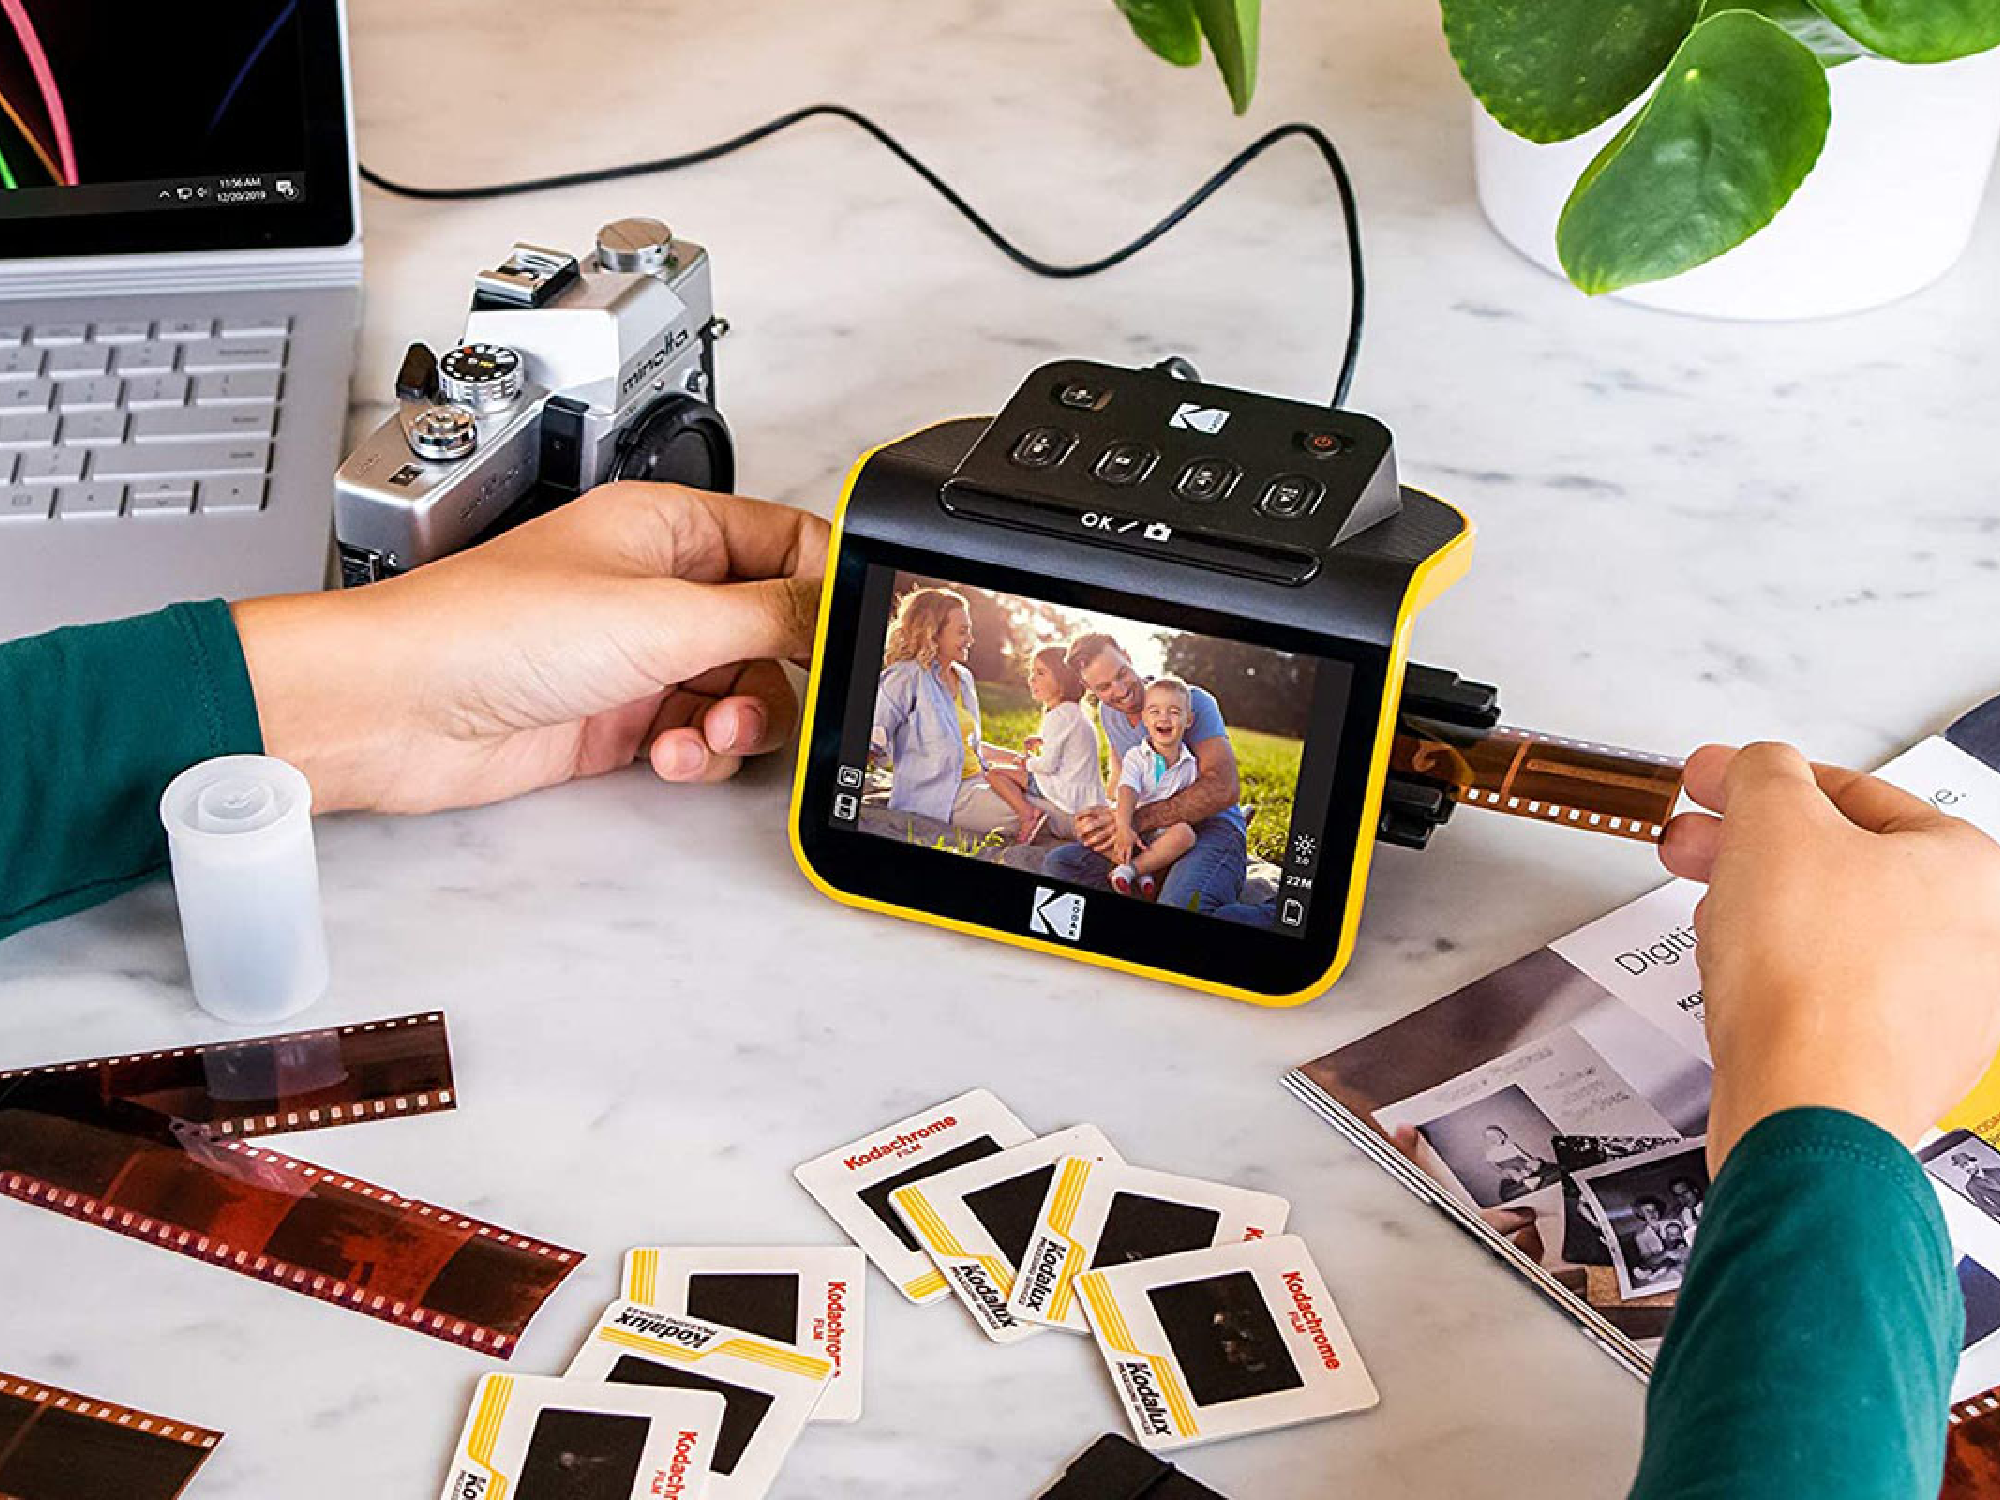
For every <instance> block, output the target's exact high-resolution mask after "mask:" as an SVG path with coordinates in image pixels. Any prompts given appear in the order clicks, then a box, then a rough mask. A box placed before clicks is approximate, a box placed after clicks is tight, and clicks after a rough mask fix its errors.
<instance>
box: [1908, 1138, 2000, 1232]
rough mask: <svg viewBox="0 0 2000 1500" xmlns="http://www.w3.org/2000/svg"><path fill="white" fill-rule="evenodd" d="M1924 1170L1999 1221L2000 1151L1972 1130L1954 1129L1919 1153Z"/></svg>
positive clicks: (1988, 1216) (1987, 1215) (1918, 1157)
mask: <svg viewBox="0 0 2000 1500" xmlns="http://www.w3.org/2000/svg"><path fill="white" fill-rule="evenodd" d="M1917 1159H1918V1160H1919V1161H1921V1162H1922V1163H1923V1164H1924V1170H1925V1171H1926V1172H1928V1173H1930V1175H1931V1176H1932V1178H1933V1179H1935V1180H1936V1181H1938V1182H1941V1183H1943V1184H1944V1185H1945V1186H1946V1187H1948V1188H1950V1189H1951V1190H1952V1191H1953V1192H1954V1193H1956V1194H1958V1196H1959V1197H1961V1198H1963V1199H1964V1200H1965V1201H1966V1202H1967V1203H1970V1204H1971V1205H1972V1206H1973V1207H1974V1208H1976V1209H1978V1210H1979V1211H1980V1212H1981V1213H1983V1214H1985V1215H1986V1217H1987V1218H1989V1219H1992V1220H1994V1221H1995V1222H1996V1223H2000V1151H1995V1150H1994V1149H1993V1148H1992V1147H1991V1146H1989V1145H1987V1144H1986V1142H1985V1141H1983V1140H1981V1139H1980V1138H1979V1137H1978V1136H1976V1135H1974V1134H1973V1133H1972V1132H1971V1131H1969V1130H1954V1131H1952V1132H1951V1133H1950V1134H1949V1135H1946V1136H1943V1137H1941V1138H1940V1139H1938V1140H1935V1141H1933V1142H1931V1144H1930V1145H1928V1146H1926V1147H1924V1148H1923V1149H1922V1150H1921V1151H1919V1152H1918V1153H1917Z"/></svg>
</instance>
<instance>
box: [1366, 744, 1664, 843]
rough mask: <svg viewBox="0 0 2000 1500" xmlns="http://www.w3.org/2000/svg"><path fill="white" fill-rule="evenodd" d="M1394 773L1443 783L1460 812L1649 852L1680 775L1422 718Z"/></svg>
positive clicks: (1594, 750)
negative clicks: (1505, 817) (1509, 818)
mask: <svg viewBox="0 0 2000 1500" xmlns="http://www.w3.org/2000/svg"><path fill="white" fill-rule="evenodd" d="M1389 764H1390V766H1391V768H1392V769H1393V770H1396V771H1399V772H1402V773H1404V774H1406V775H1414V776H1421V777H1424V778H1426V779H1428V780H1430V781H1434V782H1437V783H1439V784H1440V785H1442V786H1444V787H1445V788H1446V789H1447V791H1448V793H1449V795H1450V796H1451V798H1452V800H1453V801H1455V802H1460V803H1467V804H1470V805H1471V806H1474V807H1484V808H1487V809H1489V810H1491V811H1493V812H1502V813H1509V814H1512V815H1513V816H1515V817H1522V818H1534V819H1536V820H1538V821H1540V822H1545V823H1560V824H1563V825H1565V826H1567V827H1571V828H1583V829H1588V830H1591V831H1593V832H1597V833H1608V834H1612V835H1614V836H1616V837H1618V838H1626V839H1636V840H1638V841H1640V842H1642V843H1648V844H1657V843H1658V842H1659V841H1660V839H1661V837H1662V836H1663V835H1664V834H1665V833H1666V826H1667V820H1668V819H1669V818H1671V817H1672V816H1673V811H1674V804H1675V803H1676V802H1677V801H1679V800H1680V794H1681V776H1682V772H1683V769H1684V767H1683V763H1682V762H1681V761H1678V760H1674V759H1672V758H1671V757H1669V756H1664V755H1651V754H1648V753H1647V752H1645V751H1643V750H1623V749H1620V748H1618V747H1617V746H1615V745H1599V744H1593V743H1591V742H1589V741H1586V740H1570V739H1564V738H1562V737H1561V736H1559V735H1553V734H1542V733H1540V732H1539V731H1536V730H1533V729H1515V728H1512V727H1509V726H1508V725H1504V724H1503V725H1499V726H1497V727H1495V728H1493V729H1485V730H1479V729H1466V728H1462V727H1459V726H1457V725H1445V724H1438V723H1434V722H1431V721H1429V720H1425V719H1416V718H1406V719H1405V720H1404V721H1403V723H1402V725H1401V726H1400V728H1399V729H1398V732H1397V734H1396V739H1395V743H1394V745H1393V747H1392V749H1391V751H1390V759H1389Z"/></svg>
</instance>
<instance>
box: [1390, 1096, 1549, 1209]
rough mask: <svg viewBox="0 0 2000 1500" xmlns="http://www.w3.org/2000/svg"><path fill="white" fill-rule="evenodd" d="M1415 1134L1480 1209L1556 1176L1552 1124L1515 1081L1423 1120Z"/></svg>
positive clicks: (1490, 1206) (1545, 1185)
mask: <svg viewBox="0 0 2000 1500" xmlns="http://www.w3.org/2000/svg"><path fill="white" fill-rule="evenodd" d="M1417 1133H1418V1134H1419V1135H1421V1136H1422V1137H1423V1138H1424V1140H1425V1142H1427V1143H1428V1144H1429V1146H1430V1148H1431V1149H1432V1150H1433V1151H1435V1152H1437V1154H1438V1155H1439V1156H1440V1157H1442V1158H1443V1159H1444V1163H1445V1165H1446V1166H1448V1167H1450V1168H1451V1173H1452V1176H1454V1177H1456V1178H1457V1179H1458V1180H1459V1182H1460V1183H1462V1184H1463V1185H1464V1187H1465V1190H1466V1191H1467V1192H1468V1193H1470V1194H1471V1195H1472V1199H1473V1201H1474V1202H1475V1203H1477V1204H1478V1205H1479V1206H1480V1207H1481V1208H1492V1207H1494V1206H1495V1205H1496V1204H1500V1203H1506V1202H1509V1201H1511V1200H1512V1199H1515V1198H1519V1197H1523V1196H1525V1195H1526V1194H1528V1193H1532V1192H1534V1191H1535V1190H1536V1189H1537V1188H1545V1187H1547V1186H1548V1185H1549V1184H1550V1183H1552V1182H1555V1181H1556V1180H1557V1179H1558V1177H1559V1176H1560V1175H1561V1174H1560V1172H1559V1171H1558V1169H1557V1166H1556V1151H1555V1134H1556V1127H1555V1122H1554V1121H1552V1120H1550V1119H1549V1117H1548V1116H1547V1115H1545V1114H1543V1113H1542V1112H1541V1111H1540V1110H1539V1109H1537V1108H1536V1107H1535V1103H1534V1101H1533V1100H1532V1099H1530V1098H1529V1097H1528V1095H1527V1092H1526V1091H1525V1090H1523V1089H1522V1088H1521V1086H1520V1085H1519V1084H1511V1083H1510V1084H1508V1085H1507V1086H1506V1087H1505V1088H1501V1089H1496V1090H1495V1091H1494V1092H1493V1093H1491V1094H1488V1095H1487V1096H1486V1097H1485V1098H1484V1099H1479V1100H1476V1101H1474V1102H1473V1103H1471V1104H1463V1105H1460V1106H1459V1107H1458V1108H1457V1109H1454V1110H1452V1111H1451V1112H1450V1113H1449V1114H1443V1115H1439V1116H1438V1117H1437V1118H1436V1119H1435V1120H1429V1121H1426V1122H1425V1123H1424V1124H1422V1125H1419V1126H1418V1127H1417Z"/></svg>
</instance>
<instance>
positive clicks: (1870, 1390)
mask: <svg viewBox="0 0 2000 1500" xmlns="http://www.w3.org/2000/svg"><path fill="white" fill-rule="evenodd" d="M1964 1330H1965V1310H1964V1305H1963V1303H1962V1301H1961V1299H1960V1297H1959V1291H1958V1280H1957V1277H1956V1274H1955V1272H1954V1270H1953V1260H1952V1252H1951V1241H1950V1238H1949V1237H1948V1235H1947V1234H1946V1232H1945V1225H1944V1216H1943V1214H1942V1213H1941V1212H1940V1211H1939V1208H1938V1203H1937V1199H1936V1197H1935V1195H1934V1193H1933V1190H1932V1188H1931V1185H1930V1181H1929V1179H1928V1178H1926V1177H1925V1175H1924V1172H1923V1169H1922V1168H1921V1167H1919V1166H1918V1165H1917V1163H1916V1160H1915V1159H1914V1158H1913V1157H1912V1156H1911V1155H1910V1153H1909V1152H1908V1151H1906V1150H1905V1149H1904V1148H1903V1146H1902V1145H1901V1144H1900V1143H1899V1142H1897V1141H1896V1140H1895V1139H1894V1138H1893V1137H1891V1136H1890V1135H1888V1134H1887V1133H1886V1132H1884V1131H1882V1130H1880V1129H1878V1128H1877V1127H1875V1126H1873V1125H1871V1124H1869V1123H1868V1122H1867V1121H1865V1120H1862V1119H1859V1118H1857V1117H1856V1116H1854V1115H1849V1114H1843V1113H1841V1112H1840V1111H1837V1110H1827V1109H1794V1110H1787V1111H1785V1112H1784V1113H1782V1114H1779V1115H1774V1116H1772V1117H1771V1118H1770V1119H1767V1120H1764V1121H1762V1122H1761V1123H1759V1124H1758V1125H1757V1126H1756V1128H1755V1129H1753V1130H1751V1131H1750V1132H1749V1134H1747V1135H1745V1136H1744V1137H1743V1139H1742V1141H1741V1142H1740V1143H1739V1144H1738V1145H1737V1147H1736V1149H1735V1150H1734V1151H1733V1152H1731V1153H1730V1156H1729V1160H1728V1161H1727V1162H1725V1163H1724V1164H1723V1169H1722V1174H1721V1175H1720V1176H1719V1177H1718V1178H1717V1179H1716V1181H1715V1184H1714V1186H1713V1188H1712V1189H1711V1190H1710V1192H1709V1195H1708V1200H1707V1203H1706V1205H1705V1206H1704V1207H1703V1209H1702V1215H1701V1224H1700V1230H1699V1232H1698V1233H1697V1234H1696V1236H1695V1247H1694V1253H1693V1255H1692V1256H1691V1257H1690V1258H1689V1263H1688V1270H1687V1279H1686V1280H1685V1281H1684V1282H1683V1283H1682V1285H1681V1290H1680V1296H1679V1298H1678V1300H1677V1302H1676V1304H1675V1308H1674V1316H1673V1322H1672V1324H1671V1325H1670V1326H1669V1328H1668V1331H1667V1336H1666V1339H1665V1341H1664V1343H1663V1345H1662V1346H1661V1349H1660V1357H1659V1361H1658V1364H1657V1365H1656V1367H1655V1369H1654V1372H1653V1382H1652V1387H1651V1389H1650V1390H1649V1391H1648V1392H1647V1395H1646V1443H1645V1451H1644V1453H1643V1455H1642V1456H1641V1458H1640V1462H1639V1477H1638V1480H1637V1482H1636V1483H1635V1484H1634V1485H1633V1487H1632V1492H1631V1494H1632V1500H1753V1497H1754V1500H1807V1497H1811V1500H1848V1497H1852V1500H1861V1497H1864V1496H1865V1497H1867V1500H1935V1497H1936V1495H1937V1493H1938V1483H1939V1480H1940V1477H1941V1476H1942V1474H1943V1471H1944V1444H1945V1432H1946V1420H1945V1417H1946V1407H1947V1403H1948V1402H1949V1400H1950V1392H1951V1379H1952V1372H1953V1369H1954V1367H1955V1366H1956V1365H1957V1362H1958V1352H1959V1345H1960V1343H1961V1341H1962V1339H1963V1336H1964Z"/></svg>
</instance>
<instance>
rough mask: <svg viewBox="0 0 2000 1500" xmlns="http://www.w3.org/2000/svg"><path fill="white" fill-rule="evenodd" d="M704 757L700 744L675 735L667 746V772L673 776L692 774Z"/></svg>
mask: <svg viewBox="0 0 2000 1500" xmlns="http://www.w3.org/2000/svg"><path fill="white" fill-rule="evenodd" d="M706 758H707V757H706V756H705V755H703V753H702V749H701V746H699V745H697V744H696V743H695V742H694V741H693V740H690V739H685V738H682V737H680V736H676V737H675V738H674V741H673V743H672V744H670V745H668V746H667V772H668V774H669V775H673V776H692V775H694V773H695V772H697V771H699V770H700V769H701V763H702V761H703V760H705V759H706Z"/></svg>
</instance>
